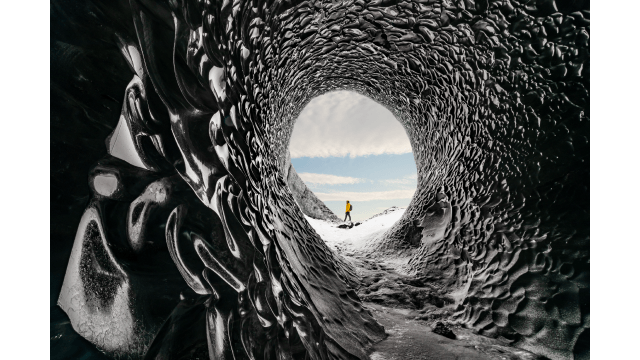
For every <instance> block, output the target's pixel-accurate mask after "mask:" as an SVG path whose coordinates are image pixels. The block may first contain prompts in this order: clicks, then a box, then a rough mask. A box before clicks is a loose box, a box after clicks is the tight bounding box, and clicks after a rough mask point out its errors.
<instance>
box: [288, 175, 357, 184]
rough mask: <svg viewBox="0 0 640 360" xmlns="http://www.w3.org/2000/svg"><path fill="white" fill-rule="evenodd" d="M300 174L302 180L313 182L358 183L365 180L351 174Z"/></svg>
mask: <svg viewBox="0 0 640 360" xmlns="http://www.w3.org/2000/svg"><path fill="white" fill-rule="evenodd" d="M298 175H299V176H300V178H301V179H302V180H304V182H306V183H311V184H328V185H339V184H356V183H359V182H362V181H363V179H358V178H353V177H349V176H337V175H329V174H314V173H301V174H298Z"/></svg>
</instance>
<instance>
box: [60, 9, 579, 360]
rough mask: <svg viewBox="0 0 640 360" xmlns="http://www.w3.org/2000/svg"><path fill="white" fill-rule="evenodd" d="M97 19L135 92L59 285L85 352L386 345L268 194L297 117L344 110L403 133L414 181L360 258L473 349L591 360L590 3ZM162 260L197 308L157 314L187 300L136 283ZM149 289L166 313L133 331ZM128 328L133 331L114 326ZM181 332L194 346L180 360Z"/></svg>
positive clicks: (295, 220) (332, 266)
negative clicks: (384, 264)
mask: <svg viewBox="0 0 640 360" xmlns="http://www.w3.org/2000/svg"><path fill="white" fill-rule="evenodd" d="M93 4H94V5H93V6H95V7H96V8H97V9H95V10H98V11H90V12H89V13H90V14H91V16H93V17H96V19H95V20H96V21H97V22H98V23H103V24H105V25H106V26H105V27H103V28H101V30H100V32H96V34H95V38H96V39H100V40H99V41H97V40H96V41H97V42H98V43H100V44H112V46H117V47H118V48H119V49H120V50H121V53H122V55H123V57H124V58H125V60H126V61H127V63H128V64H129V66H130V71H131V76H132V77H133V79H132V80H131V82H130V83H129V85H128V86H127V88H126V90H125V96H124V101H123V106H122V115H121V118H120V123H119V125H118V127H116V131H115V132H114V134H113V135H111V137H110V138H109V139H108V141H107V148H108V150H109V155H107V156H106V158H105V159H104V160H103V161H102V162H101V163H99V164H98V166H97V167H96V168H95V169H94V170H93V171H92V175H91V177H90V183H91V186H92V191H93V196H94V200H93V201H92V203H91V204H90V206H89V208H88V209H87V212H86V213H85V219H84V220H83V222H82V224H81V225H82V226H81V227H80V229H79V231H78V236H77V238H76V242H77V243H78V242H80V244H81V245H82V246H80V245H79V246H76V248H77V249H78V250H77V251H76V252H75V255H72V261H70V263H69V264H70V267H69V268H68V270H67V278H66V280H65V286H63V292H65V293H66V294H69V293H70V292H69V291H71V290H74V291H76V290H77V292H78V294H79V295H77V296H75V297H73V299H71V300H65V298H64V297H61V300H60V301H61V305H62V306H63V308H65V307H66V308H65V309H66V310H67V312H68V313H69V312H71V311H75V310H77V309H78V308H87V311H86V314H87V315H84V317H82V318H80V319H78V320H76V322H75V323H74V328H75V329H76V330H77V331H78V332H80V333H81V334H83V335H84V336H86V337H88V338H91V334H93V333H95V332H96V331H98V332H100V331H102V333H104V334H109V331H106V329H109V328H111V329H113V328H114V327H116V329H114V330H118V331H116V332H115V333H117V334H119V336H121V337H122V339H123V341H125V340H126V342H123V344H125V343H127V344H132V345H131V348H127V347H126V346H124V345H123V348H122V349H120V350H121V351H122V352H124V353H133V352H146V353H147V355H148V356H149V357H162V356H171V357H173V358H179V357H180V356H178V355H181V354H182V355H184V354H183V353H180V351H196V350H197V351H205V352H206V351H208V352H209V354H210V356H213V357H216V356H231V353H233V356H245V355H243V354H249V353H256V352H257V353H261V354H265V356H266V354H269V357H277V356H281V355H280V354H289V355H291V356H293V357H294V358H297V357H305V356H309V357H311V358H322V357H324V356H328V357H329V358H332V357H333V358H351V357H358V358H364V357H366V351H367V348H368V347H369V346H370V345H371V344H372V343H374V342H375V341H377V340H379V339H380V338H381V337H382V336H383V335H382V332H381V329H380V327H379V326H377V325H376V324H375V322H374V321H373V319H372V318H371V317H370V315H369V314H367V313H366V311H363V310H362V308H361V306H360V302H359V300H358V299H357V297H356V296H355V294H354V293H353V291H352V290H351V289H350V288H349V286H350V285H355V281H356V279H355V278H354V276H353V274H352V273H351V271H350V267H349V266H348V265H347V264H345V263H344V262H343V261H342V260H341V259H340V258H339V257H337V256H336V255H335V254H333V253H331V251H330V250H329V249H328V248H327V247H326V245H324V244H323V243H322V241H321V240H320V239H319V237H318V236H317V234H315V232H314V231H313V229H311V228H310V226H309V225H308V224H307V223H306V222H305V220H304V217H303V216H302V215H301V214H300V213H299V212H297V211H296V212H294V211H291V209H293V208H294V207H295V206H296V205H295V203H294V199H293V197H292V195H291V192H290V191H289V189H288V187H287V185H286V183H285V181H284V179H283V177H282V176H281V169H282V168H283V162H284V161H285V159H286V153H287V145H288V141H289V137H290V136H291V131H292V129H293V123H294V121H295V119H296V117H297V115H298V114H299V112H300V111H301V110H302V108H303V107H304V106H305V105H306V103H307V102H308V101H309V100H310V99H311V98H313V97H315V96H317V95H320V94H322V93H324V92H327V91H331V90H335V89H349V90H353V91H358V92H360V93H362V94H364V95H366V96H369V97H371V98H372V99H374V100H376V101H378V102H379V103H381V104H383V105H385V106H386V107H387V108H389V109H390V111H392V113H393V114H394V115H395V116H396V118H397V119H399V120H400V122H401V123H402V124H403V125H404V126H405V128H406V129H407V133H408V134H409V138H410V141H411V144H412V148H413V151H414V155H415V158H416V165H417V168H418V189H417V191H416V195H415V196H414V199H413V200H412V203H411V204H410V206H409V208H408V209H407V211H406V213H405V216H404V217H403V219H401V220H400V222H399V223H398V224H396V226H395V227H394V228H393V229H392V230H391V231H390V232H389V233H388V234H387V236H386V237H384V238H383V239H381V241H380V243H379V244H378V246H377V247H376V248H375V249H373V250H372V251H376V252H377V253H385V252H387V253H391V252H393V253H397V252H399V251H408V252H411V253H412V254H413V260H412V261H411V263H410V265H409V266H408V267H407V269H406V271H407V272H408V273H413V274H415V275H416V276H421V277H424V278H426V279H428V280H431V281H432V282H434V283H436V284H440V285H441V286H443V287H444V288H446V289H448V290H449V291H450V293H451V294H452V297H455V298H456V299H458V301H459V313H458V314H457V317H456V318H457V320H458V321H460V322H461V323H463V324H466V325H467V326H470V327H473V328H475V329H477V330H478V331H480V332H481V333H484V334H487V335H492V336H500V335H501V336H504V337H507V338H511V339H513V340H516V341H517V344H518V345H519V346H522V347H524V348H527V349H530V350H532V351H534V352H537V353H540V354H544V355H546V356H548V357H551V358H554V359H568V358H572V357H576V358H581V357H584V356H585V354H588V345H587V346H586V347H585V344H588V336H589V330H588V329H589V301H588V297H589V280H588V274H589V253H588V249H589V247H588V244H589V228H588V221H589V212H588V194H589V192H588V171H589V167H588V162H589V151H588V141H589V140H588V139H589V133H588V122H589V91H588V87H589V20H588V18H589V11H588V3H583V2H571V3H557V4H556V3H555V2H554V1H537V2H534V1H529V2H526V3H523V2H516V1H507V0H503V1H478V2H474V1H455V2H453V1H430V0H426V1H385V0H374V1H370V2H365V1H362V0H358V1H350V0H349V1H337V2H321V1H317V2H311V1H303V2H298V1H294V2H283V1H266V2H259V1H234V2H230V1H229V2H222V3H212V2H198V1H184V2H181V3H178V2H171V3H155V2H152V1H140V2H138V1H132V2H131V3H130V4H129V5H125V4H117V5H116V4H109V5H106V4H103V3H101V2H99V1H96V2H94V3H93ZM90 19H93V18H90ZM83 21H84V20H83ZM68 36H69V37H71V38H73V36H72V35H68ZM75 36H80V35H75ZM73 46H79V47H90V46H94V44H93V43H91V42H89V43H87V42H86V41H79V42H76V43H75V44H74V45H73ZM114 61H115V60H114ZM118 61H121V60H118ZM96 71H97V70H96ZM60 134H62V132H60ZM121 135H122V136H121ZM61 136H62V135H61ZM132 167H133V168H132ZM186 186H188V188H187V187H186ZM185 189H187V192H191V194H192V195H193V196H191V197H188V196H179V197H171V196H169V194H174V193H179V192H183V191H185ZM194 200H196V201H194ZM87 219H89V220H87ZM91 221H92V222H91ZM87 223H90V225H91V224H92V225H91V226H84V225H86V224H87ZM86 229H90V230H91V229H94V230H95V229H98V230H99V231H94V230H91V231H86ZM158 235H159V236H160V237H158ZM74 251H75V250H74ZM74 256H75V257H74ZM76 258H79V260H78V261H76V262H74V261H75V260H74V259H76ZM83 259H84V260H83ZM142 259H147V260H146V261H145V260H142ZM141 260H142V263H141V262H140V261H141ZM168 261H173V264H174V265H175V266H176V268H172V270H169V269H167V270H166V271H167V274H166V275H163V276H161V277H160V278H158V280H159V281H164V282H172V283H173V282H174V281H175V280H171V279H180V277H182V280H184V282H186V284H187V285H188V286H189V287H190V289H191V290H192V291H193V292H192V293H191V294H187V295H188V296H186V298H184V297H183V298H182V300H180V301H179V304H178V305H177V306H176V307H175V309H174V310H173V311H171V312H170V311H168V310H167V309H170V308H171V305H172V304H175V303H176V302H178V299H177V294H178V293H179V292H180V288H181V287H182V286H183V285H184V283H182V282H181V281H177V282H175V283H174V284H175V285H174V286H172V287H171V290H170V291H169V290H162V289H163V288H161V287H154V286H151V284H150V283H149V282H145V281H144V279H145V277H144V276H142V277H140V276H139V275H140V274H147V275H148V274H151V273H153V272H154V271H156V270H158V269H165V268H166V267H165V266H163V264H166V263H168ZM76 263H77V264H84V265H73V264H76ZM169 263H170V262H169ZM139 264H153V266H143V268H142V269H143V270H134V269H135V267H133V265H139ZM74 266H75V267H74ZM69 269H70V270H69ZM96 274H100V276H97V275H96ZM148 276H149V275H148ZM150 278H153V277H150ZM67 279H68V283H67ZM132 284H138V285H134V286H132ZM103 285H108V286H103ZM100 289H105V290H100ZM131 289H133V291H131ZM154 289H155V291H157V292H163V291H164V292H165V293H164V294H165V295H166V296H168V299H172V300H167V302H165V303H164V304H163V305H162V306H160V307H159V308H158V309H157V310H155V311H152V312H150V313H149V314H148V315H144V312H143V311H142V309H143V308H144V302H140V299H143V298H144V296H148V294H149V293H153V291H154ZM183 294H184V292H183ZM169 295H171V296H169ZM196 295H197V296H196ZM74 299H75V300H78V301H80V302H75V303H74V301H73V300H74ZM116 304H118V305H116ZM123 308H124V309H128V310H127V311H128V314H130V315H132V316H128V315H127V316H124V315H123V316H120V317H115V318H114V317H111V318H110V317H109V316H108V315H110V314H112V315H117V314H123V313H127V312H122V311H121V310H122V309H123ZM105 318H106V319H110V320H114V319H115V322H116V323H115V324H108V323H105V322H102V320H101V319H105ZM167 318H168V320H167V322H165V323H164V324H163V323H162V321H163V319H167ZM118 319H120V320H118ZM118 321H119V322H118ZM127 324H135V325H136V326H138V327H141V328H143V329H145V331H148V332H149V333H156V337H155V340H154V341H153V342H152V343H149V341H148V340H145V339H144V338H137V339H129V338H127V336H129V335H130V334H133V336H134V337H135V334H136V333H138V334H142V333H145V332H144V331H141V330H139V331H130V329H133V327H132V326H128V325H127ZM161 324H163V325H162V326H161V328H160V329H159V330H158V328H159V326H160V325H161ZM185 324H200V325H201V328H206V330H207V332H206V336H205V335H202V333H196V335H198V334H200V335H198V336H196V335H194V336H190V335H189V336H188V338H189V339H190V340H192V341H193V346H191V347H187V348H188V349H191V350H185V349H187V348H178V347H176V346H177V345H175V344H180V343H182V342H181V341H180V339H181V338H180V335H179V334H180V333H181V331H178V330H176V329H192V327H189V326H187V325H185ZM127 326H128V327H127ZM192 331H195V330H192ZM112 332H113V331H112ZM183 333H184V334H190V333H189V332H188V331H183ZM212 334H214V335H215V334H219V335H216V336H214V335H212ZM104 339H105V338H104V337H101V338H99V339H97V340H96V339H93V340H92V341H94V342H95V343H96V344H98V345H99V346H102V347H103V348H109V346H110V345H109V343H108V342H106V341H105V340H104ZM275 339H277V341H276V340H275ZM182 355H181V356H182ZM185 356H186V355H185Z"/></svg>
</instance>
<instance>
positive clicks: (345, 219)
mask: <svg viewBox="0 0 640 360" xmlns="http://www.w3.org/2000/svg"><path fill="white" fill-rule="evenodd" d="M347 216H348V217H349V221H351V212H349V211H347V212H346V213H344V221H347Z"/></svg>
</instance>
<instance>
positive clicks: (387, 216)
mask: <svg viewBox="0 0 640 360" xmlns="http://www.w3.org/2000/svg"><path fill="white" fill-rule="evenodd" d="M404 211H405V208H390V209H387V210H385V211H384V212H382V213H380V214H377V215H374V216H372V217H371V218H369V219H368V220H365V221H364V222H362V224H361V225H359V226H354V227H353V228H351V229H340V228H338V225H340V224H336V223H332V222H329V221H324V220H317V219H313V218H311V217H309V216H307V215H305V217H306V218H307V221H309V223H310V224H311V226H313V228H314V229H315V230H316V232H317V233H318V234H319V235H320V237H322V239H323V240H324V241H325V242H326V243H327V245H329V246H331V247H333V248H335V247H336V246H340V247H342V248H349V249H352V250H356V249H361V248H362V247H364V246H365V245H366V244H367V242H368V241H369V240H372V239H375V238H376V237H377V236H378V235H381V234H382V233H384V232H385V231H387V230H388V229H389V228H390V227H391V226H392V225H393V224H395V222H396V221H398V220H399V219H400V217H402V214H404Z"/></svg>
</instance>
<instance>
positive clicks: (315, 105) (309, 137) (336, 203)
mask: <svg viewBox="0 0 640 360" xmlns="http://www.w3.org/2000/svg"><path fill="white" fill-rule="evenodd" d="M288 156H289V159H288V161H287V163H286V164H285V178H286V181H287V184H288V185H289V188H290V189H291V191H292V193H293V196H294V198H295V200H296V203H297V204H298V206H299V207H300V209H301V211H302V212H303V213H304V215H305V217H306V218H307V220H309V222H310V224H311V225H312V226H313V227H314V228H315V229H316V231H317V232H318V233H319V234H320V236H321V237H322V238H323V239H324V240H325V241H327V242H330V239H329V238H332V237H336V236H339V235H340V231H342V234H344V229H354V228H356V227H358V228H357V229H358V231H355V232H358V233H360V232H363V233H369V234H370V233H373V232H375V233H376V234H378V233H380V232H384V231H386V230H388V229H389V228H390V227H391V226H393V225H394V224H395V223H396V222H397V221H398V220H399V219H400V218H401V217H402V215H403V214H404V212H405V209H406V208H407V206H408V205H409V203H410V202H411V199H412V198H413V195H414V192H415V191H416V187H417V177H418V176H417V175H418V174H417V169H416V161H415V159H414V155H413V151H412V147H411V143H410V140H409V137H408V136H407V132H406V131H405V128H404V127H403V125H402V124H401V123H400V121H398V119H397V118H396V117H395V116H394V115H393V114H392V113H391V111H389V110H388V109H387V108H385V107H384V106H383V105H381V104H379V103H377V102H376V101H374V100H372V99H371V98H369V97H367V96H364V95H361V94H359V93H357V92H353V91H347V90H339V91H332V92H328V93H325V94H323V95H320V96H317V97H315V98H313V99H312V100H311V101H310V102H309V103H308V104H307V105H306V106H305V108H304V109H303V110H302V111H301V112H300V114H299V116H298V118H297V120H296V122H295V125H294V128H293V133H292V135H291V138H290V141H289V154H288ZM347 201H349V206H350V209H351V211H350V212H349V214H346V212H347V211H346V210H347ZM369 228H371V229H369ZM335 229H340V230H339V231H338V230H335ZM351 232H354V231H351ZM353 235H357V234H353ZM367 237H369V236H367Z"/></svg>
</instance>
